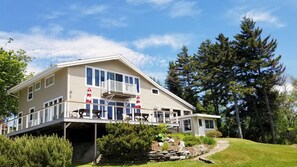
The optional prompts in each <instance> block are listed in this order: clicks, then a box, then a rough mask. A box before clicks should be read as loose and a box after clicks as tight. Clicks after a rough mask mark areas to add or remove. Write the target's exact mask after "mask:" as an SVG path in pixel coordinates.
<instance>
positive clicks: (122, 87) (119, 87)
mask: <svg viewBox="0 0 297 167" xmlns="http://www.w3.org/2000/svg"><path fill="white" fill-rule="evenodd" d="M103 84H104V85H105V84H106V90H105V92H108V93H110V92H119V93H127V94H136V93H137V88H136V84H130V83H125V82H120V81H114V80H110V79H109V80H107V81H106V83H105V82H104V83H103Z"/></svg>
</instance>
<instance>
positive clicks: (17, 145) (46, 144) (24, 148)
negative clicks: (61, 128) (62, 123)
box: [0, 135, 72, 167]
mask: <svg viewBox="0 0 297 167" xmlns="http://www.w3.org/2000/svg"><path fill="white" fill-rule="evenodd" d="M0 142H1V146H0V153H1V154H0V166H28V167H29V166H33V167H34V166H70V165H71V161H72V146H71V144H70V143H69V142H68V141H66V140H65V139H62V138H59V137H57V136H56V135H55V136H49V137H47V136H40V137H32V136H23V137H19V138H15V140H14V141H12V140H9V139H8V138H6V137H3V136H2V137H0ZM2 143H5V144H4V145H3V144H2Z"/></svg>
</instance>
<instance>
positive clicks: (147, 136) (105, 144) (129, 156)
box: [97, 123, 156, 162]
mask: <svg viewBox="0 0 297 167" xmlns="http://www.w3.org/2000/svg"><path fill="white" fill-rule="evenodd" d="M105 126H106V131H107V132H108V135H105V136H103V137H102V138H99V139H97V144H98V150H99V152H100V154H103V158H104V160H105V161H112V160H113V161H120V162H123V161H124V162H130V161H134V160H143V159H144V156H146V155H147V153H148V151H149V150H150V149H151V144H152V142H153V139H154V136H155V134H156V131H155V129H154V128H153V127H151V126H148V125H142V124H140V125H132V124H126V123H116V124H106V125H105Z"/></svg>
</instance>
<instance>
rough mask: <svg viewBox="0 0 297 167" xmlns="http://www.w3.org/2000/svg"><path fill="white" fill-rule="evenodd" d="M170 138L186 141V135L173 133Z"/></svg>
mask: <svg viewBox="0 0 297 167" xmlns="http://www.w3.org/2000/svg"><path fill="white" fill-rule="evenodd" d="M169 136H170V137H171V138H174V139H180V140H184V137H185V134H184V133H172V134H170V135H169Z"/></svg>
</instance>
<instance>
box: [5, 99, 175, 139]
mask: <svg viewBox="0 0 297 167" xmlns="http://www.w3.org/2000/svg"><path fill="white" fill-rule="evenodd" d="M61 118H72V119H80V121H82V122H83V120H84V119H97V120H110V121H127V122H133V123H135V122H140V121H142V122H148V123H173V124H177V123H178V116H177V113H176V112H172V111H157V110H150V109H145V108H141V109H136V108H135V107H127V106H114V105H105V104H90V103H81V102H72V101H65V102H61V103H57V104H54V105H52V106H49V107H46V108H42V109H40V110H37V111H35V112H33V113H30V114H27V115H24V116H22V117H19V118H12V119H10V120H8V121H6V122H5V123H2V124H0V135H1V134H9V133H12V132H15V131H19V130H23V129H27V128H31V127H35V126H38V125H42V124H46V123H50V122H53V121H55V120H59V119H61ZM99 122H100V121H99ZM45 126H46V125H45Z"/></svg>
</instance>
